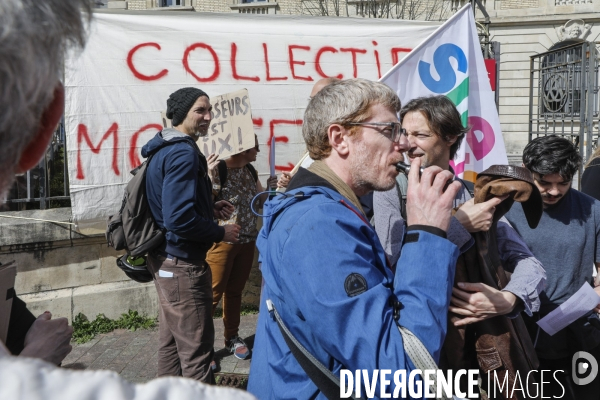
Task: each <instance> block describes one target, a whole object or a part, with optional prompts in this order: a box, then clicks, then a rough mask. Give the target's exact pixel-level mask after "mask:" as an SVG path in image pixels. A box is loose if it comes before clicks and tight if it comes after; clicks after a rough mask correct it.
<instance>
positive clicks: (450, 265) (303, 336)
mask: <svg viewBox="0 0 600 400" xmlns="http://www.w3.org/2000/svg"><path fill="white" fill-rule="evenodd" d="M399 109H400V100H399V99H398V97H397V96H396V94H395V93H394V92H393V91H392V90H391V89H390V88H389V87H388V86H385V85H384V84H382V83H379V82H371V81H367V80H364V79H348V80H344V81H340V82H335V83H332V84H330V85H328V86H326V87H325V88H324V89H323V90H321V91H320V92H319V93H318V94H317V95H316V96H315V97H313V98H312V100H311V101H310V103H309V104H308V107H307V109H306V112H305V114H304V123H303V125H302V134H303V137H304V140H305V142H306V144H307V148H308V151H309V154H310V157H311V158H312V159H313V160H315V161H314V163H312V164H311V165H310V167H309V168H308V169H304V168H300V169H299V170H298V173H296V175H294V178H293V179H292V180H291V182H290V184H289V185H288V190H287V192H286V193H285V194H283V195H279V196H276V197H275V198H274V199H272V200H270V201H268V202H267V203H266V205H265V208H264V214H265V218H264V223H263V228H262V230H261V231H260V233H259V236H258V240H257V246H258V249H259V251H260V260H261V262H262V273H263V279H264V286H263V292H262V301H261V306H260V313H259V317H258V324H257V328H256V342H255V346H254V355H253V357H252V368H251V372H250V378H249V382H248V391H250V392H251V393H253V394H255V395H256V396H257V397H258V398H260V399H264V400H267V399H282V398H295V399H325V398H326V395H325V394H324V392H323V391H322V390H321V389H320V388H318V387H317V384H319V383H318V382H319V381H318V379H317V380H316V381H315V380H311V378H313V379H316V378H317V377H316V376H314V375H313V376H309V374H308V373H307V372H306V370H305V369H303V367H301V364H300V362H301V361H300V362H299V361H298V359H297V358H296V357H295V356H294V355H293V353H292V350H291V349H290V347H289V346H288V344H287V343H290V342H286V339H284V336H283V334H282V331H281V330H280V328H279V326H278V323H277V322H276V321H275V319H274V318H273V316H274V315H279V316H280V318H281V320H282V321H283V324H284V325H285V326H286V327H287V329H288V330H289V332H291V334H292V335H293V336H294V337H295V338H296V339H297V341H298V342H299V343H300V344H301V345H302V346H303V347H304V348H305V349H306V350H307V351H308V352H309V353H311V354H312V356H313V357H314V358H315V359H317V360H319V361H320V362H321V363H322V364H323V365H324V366H325V367H324V368H327V369H329V371H331V372H333V374H334V375H337V376H339V375H340V370H341V369H348V370H350V371H355V370H357V369H358V370H360V369H363V370H367V371H373V370H378V369H381V370H385V369H390V370H398V369H405V370H406V371H410V370H413V369H415V366H414V364H412V363H411V362H410V361H409V357H408V356H407V353H406V352H405V343H410V342H409V340H410V339H403V338H406V336H407V335H401V333H400V332H399V330H398V325H401V326H402V327H404V328H406V329H408V330H410V331H411V332H412V333H413V334H414V336H415V337H416V338H418V339H419V340H420V341H421V342H422V344H423V345H424V347H425V349H423V352H424V353H428V354H431V356H432V357H433V358H434V359H438V358H439V354H440V348H441V344H442V342H443V339H444V336H445V332H446V329H447V323H446V312H445V311H446V309H447V307H448V303H449V299H450V293H451V286H452V285H451V283H450V282H452V277H453V276H454V267H455V264H456V259H457V257H458V249H457V247H456V246H455V245H453V244H452V243H450V242H449V241H448V240H446V239H445V236H446V230H447V228H448V224H449V222H450V210H451V207H452V199H453V198H454V196H455V195H456V192H457V190H458V189H459V184H458V183H452V184H450V185H449V186H448V188H447V189H446V190H445V191H444V187H445V186H446V182H447V180H448V179H450V178H451V176H452V175H451V174H450V172H448V171H443V170H442V169H440V168H438V167H432V168H428V169H427V170H426V171H425V172H424V173H423V177H422V178H421V179H420V178H419V174H418V170H419V166H420V160H415V161H414V162H413V164H412V167H413V168H414V169H413V170H412V171H411V174H410V177H409V183H410V184H409V189H408V195H409V197H410V198H411V203H410V204H409V206H408V208H407V215H408V225H409V227H408V231H409V234H408V235H407V237H408V238H407V240H406V245H405V249H404V251H403V252H402V257H401V259H400V262H399V263H398V267H397V268H396V269H395V271H393V270H392V268H391V266H390V265H389V264H388V263H387V260H386V256H385V253H384V251H383V248H382V247H381V244H380V243H379V239H378V238H377V235H376V234H375V231H374V230H373V228H372V227H371V225H370V224H369V222H368V221H367V220H366V218H365V215H364V210H363V209H362V207H361V205H360V202H359V200H358V197H359V196H362V195H364V194H366V193H368V192H370V191H372V190H387V189H389V188H390V187H392V186H393V184H394V181H395V177H396V175H397V174H398V172H397V171H396V168H395V164H396V163H397V162H398V161H400V159H401V158H402V156H401V151H403V150H405V149H406V148H407V146H408V143H407V141H406V138H405V136H404V133H403V130H402V127H401V126H400V123H399V122H398V117H397V112H398V110H399ZM432 249H434V253H433V255H432V254H431V253H430V251H431V250H432ZM431 276H435V277H436V278H435V279H431ZM274 310H276V311H277V313H278V314H275V311H274ZM270 311H272V312H270ZM405 340H407V342H405ZM406 345H407V346H408V344H406ZM413 362H416V361H414V360H413ZM407 375H408V372H407ZM321 383H322V382H321ZM357 385H360V383H357ZM375 385H376V386H380V385H379V382H378V383H376V384H375ZM396 385H398V382H397V381H396V382H390V385H389V386H388V388H387V392H388V393H390V394H391V391H393V390H394V387H395V386H396ZM361 386H362V388H363V389H362V390H361V391H362V393H365V392H364V385H361ZM321 388H323V386H321ZM380 390H381V391H380ZM385 390H386V389H385V388H384V387H381V388H377V389H376V391H375V393H382V392H383V391H385ZM334 395H335V396H338V395H339V389H338V391H337V394H333V393H330V394H329V396H328V397H329V398H333V397H331V396H334Z"/></svg>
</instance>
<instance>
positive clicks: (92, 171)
mask: <svg viewBox="0 0 600 400" xmlns="http://www.w3.org/2000/svg"><path fill="white" fill-rule="evenodd" d="M438 26H439V23H432V22H415V21H399V20H379V19H358V18H334V17H298V16H280V15H264V16H263V15H247V14H234V13H232V14H216V13H206V14H204V13H190V12H185V13H178V12H158V13H156V12H155V13H132V12H129V13H122V14H121V13H95V21H94V23H93V25H92V28H91V36H90V39H89V41H88V44H87V46H86V48H85V50H84V51H83V52H82V53H80V54H73V55H71V56H69V57H68V58H67V60H66V68H65V86H66V92H67V97H66V110H65V125H66V131H67V149H68V162H69V183H70V189H71V204H72V209H73V218H74V220H75V221H77V222H78V223H79V224H80V228H81V227H85V225H86V224H85V223H88V224H89V223H96V225H95V226H96V227H99V228H101V229H102V230H103V229H104V228H103V226H104V222H105V218H106V216H107V215H110V214H113V213H115V212H116V211H117V210H118V208H119V205H120V202H121V198H122V194H123V187H124V185H125V183H126V182H128V181H129V179H130V175H129V171H130V170H131V169H133V168H134V167H136V166H137V165H139V164H140V163H141V161H142V160H141V156H140V149H141V147H142V146H143V145H144V144H145V143H146V142H147V141H148V140H149V139H150V138H152V137H153V136H154V135H155V134H156V133H157V131H159V130H160V129H161V128H162V119H161V111H163V110H165V109H166V100H167V98H168V96H169V94H171V93H172V92H174V91H175V90H177V89H179V88H181V87H185V86H194V87H198V88H200V89H202V90H204V91H205V92H207V93H208V95H209V96H213V97H214V96H217V95H221V94H224V93H229V92H234V91H237V90H240V89H242V88H246V89H248V92H249V95H250V98H251V99H252V120H253V124H254V131H255V132H256V133H257V135H258V139H259V143H260V145H261V150H262V152H261V154H259V157H258V161H257V162H256V166H257V169H258V171H259V173H260V174H261V175H263V176H264V175H266V174H267V173H268V171H269V165H268V154H269V147H270V144H271V139H272V138H274V139H275V140H274V142H275V143H276V147H277V149H276V150H277V151H276V154H277V160H276V165H275V166H274V168H275V170H276V171H279V172H280V171H289V170H291V169H292V168H293V167H294V164H293V163H295V162H296V161H297V160H298V159H299V158H300V156H301V155H302V154H303V153H304V151H305V146H304V142H303V140H302V132H301V124H302V117H303V113H304V108H305V107H306V105H307V103H308V96H309V94H310V91H311V88H312V85H313V84H314V83H315V81H317V80H319V79H320V78H323V77H329V76H337V77H339V78H342V79H343V78H352V77H360V78H366V79H371V80H378V79H379V78H380V77H381V76H382V73H385V71H387V70H389V69H390V68H391V67H392V66H393V65H394V64H396V63H397V62H398V60H400V59H402V58H403V57H404V56H405V55H406V54H407V53H408V52H410V51H411V50H412V49H413V48H414V47H416V46H417V45H418V44H419V43H421V42H422V41H423V40H424V39H425V38H426V37H428V36H429V35H430V34H431V33H432V32H433V31H434V30H435V29H436V28H437V27H438ZM199 143H200V141H199ZM200 148H201V150H202V146H200Z"/></svg>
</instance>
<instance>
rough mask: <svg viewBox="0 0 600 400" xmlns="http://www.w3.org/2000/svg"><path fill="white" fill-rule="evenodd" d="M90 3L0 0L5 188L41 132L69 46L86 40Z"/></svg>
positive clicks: (1, 186) (0, 183) (0, 155)
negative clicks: (27, 148) (40, 126)
mask: <svg viewBox="0 0 600 400" xmlns="http://www.w3.org/2000/svg"><path fill="white" fill-rule="evenodd" d="M91 8H92V3H91V1H90V0H0V171H2V172H1V173H0V193H3V192H4V190H6V189H7V187H8V185H9V184H10V183H11V182H12V179H13V176H14V171H15V170H16V167H17V163H18V161H19V157H20V156H21V154H22V152H23V150H24V148H25V146H26V145H27V144H29V143H30V142H31V141H32V140H33V139H34V137H35V134H36V133H37V132H38V128H39V125H40V120H41V116H42V113H43V112H44V110H45V109H46V108H47V107H48V105H49V104H50V102H51V101H52V99H53V97H54V92H55V89H56V87H57V85H58V83H59V80H60V77H61V75H62V65H63V57H64V54H65V51H66V50H67V48H68V47H70V46H75V47H83V46H84V44H85V39H86V36H87V32H86V30H87V29H86V28H87V26H88V24H89V21H90V18H91ZM82 9H83V11H84V14H82ZM83 16H85V18H82V17H83Z"/></svg>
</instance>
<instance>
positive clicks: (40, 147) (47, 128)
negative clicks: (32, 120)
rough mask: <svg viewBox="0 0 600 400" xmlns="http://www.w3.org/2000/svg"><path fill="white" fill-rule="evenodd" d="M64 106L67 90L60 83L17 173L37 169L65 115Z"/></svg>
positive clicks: (26, 149)
mask: <svg viewBox="0 0 600 400" xmlns="http://www.w3.org/2000/svg"><path fill="white" fill-rule="evenodd" d="M64 106H65V88H64V87H63V85H62V83H59V84H58V86H56V89H54V97H53V98H52V100H51V101H50V104H49V105H48V107H46V109H45V110H44V112H43V113H42V118H41V119H40V125H39V127H38V128H37V129H38V131H37V133H36V135H35V137H34V138H33V139H32V140H31V142H29V144H28V145H27V146H26V147H25V149H24V150H23V153H22V154H21V158H20V160H19V164H18V165H17V171H16V173H23V172H25V171H27V170H29V169H31V168H33V167H35V166H36V165H37V163H38V162H39V161H40V159H41V158H42V156H43V155H44V152H45V151H46V148H48V143H50V139H51V138H52V134H53V133H54V129H55V128H56V125H58V121H59V120H60V117H61V116H62V114H63V111H64Z"/></svg>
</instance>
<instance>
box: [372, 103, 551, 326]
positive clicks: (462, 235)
mask: <svg viewBox="0 0 600 400" xmlns="http://www.w3.org/2000/svg"><path fill="white" fill-rule="evenodd" d="M400 121H401V122H402V126H403V127H404V129H406V134H407V136H408V142H409V148H408V150H407V152H406V156H407V157H408V160H409V161H411V162H412V161H413V160H415V159H417V158H419V159H421V165H423V166H424V167H429V166H432V165H435V166H438V167H440V168H444V169H447V170H450V171H451V172H454V171H452V168H451V167H450V164H449V163H450V160H451V159H453V158H454V156H455V155H456V152H457V150H458V148H459V147H460V143H461V142H462V140H463V139H464V136H465V134H466V132H467V131H468V129H466V128H464V127H463V125H462V122H461V118H460V114H459V113H458V111H457V110H456V107H455V106H454V104H453V103H452V102H451V101H450V100H449V99H448V98H447V97H446V96H432V97H420V98H417V99H413V100H411V101H409V102H408V103H407V104H406V105H405V106H404V107H403V108H402V110H400ZM399 178H400V179H398V178H397V180H398V182H397V184H396V186H395V187H393V188H392V189H391V190H388V191H384V192H375V195H374V211H375V229H376V231H377V235H378V236H379V238H380V239H381V242H382V244H383V246H384V248H385V250H386V253H387V254H388V257H389V258H390V260H391V262H392V263H395V262H396V260H398V257H399V255H400V250H401V248H402V237H403V236H404V230H405V217H404V210H405V209H406V189H405V188H406V185H405V182H406V180H405V177H404V176H399ZM402 179H404V181H403V180H402ZM454 179H455V180H456V181H458V182H460V183H461V190H459V191H458V193H457V195H456V197H455V199H454V207H459V206H460V208H459V209H458V210H457V212H456V213H455V215H454V218H452V220H451V223H450V230H449V234H448V239H450V240H452V241H453V242H454V243H455V244H456V245H457V246H459V248H460V249H461V252H464V251H466V250H467V249H468V248H469V247H470V246H471V245H473V239H472V237H471V235H470V232H478V231H487V230H488V229H489V228H490V226H491V224H492V217H493V215H494V211H495V207H496V206H497V205H498V204H500V203H501V202H502V200H504V199H503V198H498V197H495V198H492V199H491V200H488V201H487V202H485V203H481V204H475V203H474V200H473V198H472V197H473V194H472V193H471V191H472V186H468V183H467V182H465V181H463V180H462V179H459V178H457V177H455V178H454ZM471 185H472V184H471ZM497 233H498V247H499V249H500V255H501V257H502V261H503V265H504V267H505V269H508V270H509V271H511V272H513V271H514V273H513V275H512V278H511V281H510V283H509V284H508V285H507V286H506V288H505V289H504V290H502V291H498V290H496V289H493V288H491V287H489V286H487V285H485V284H483V283H466V282H465V283H464V287H463V288H462V289H459V288H454V289H453V290H454V292H453V297H452V305H451V307H450V311H452V312H454V313H456V314H458V315H460V316H463V317H464V318H462V319H461V320H460V321H458V322H457V323H456V325H457V326H460V325H466V324H470V323H474V322H477V321H481V320H483V319H486V318H491V317H494V316H496V315H504V314H508V315H509V316H513V315H517V314H518V313H519V312H520V311H521V310H525V312H526V313H528V314H531V313H532V312H533V311H536V310H537V309H538V308H539V293H540V292H541V291H542V289H543V288H544V280H545V274H544V269H543V267H542V265H541V264H540V263H539V261H538V260H536V259H535V258H534V257H533V254H532V253H531V252H530V251H529V249H528V248H527V246H526V245H525V244H524V243H523V241H522V240H521V239H520V238H519V236H518V235H517V234H516V232H515V231H514V229H512V228H511V227H510V226H509V225H508V224H506V223H505V222H502V220H500V222H499V223H498V230H497Z"/></svg>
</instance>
